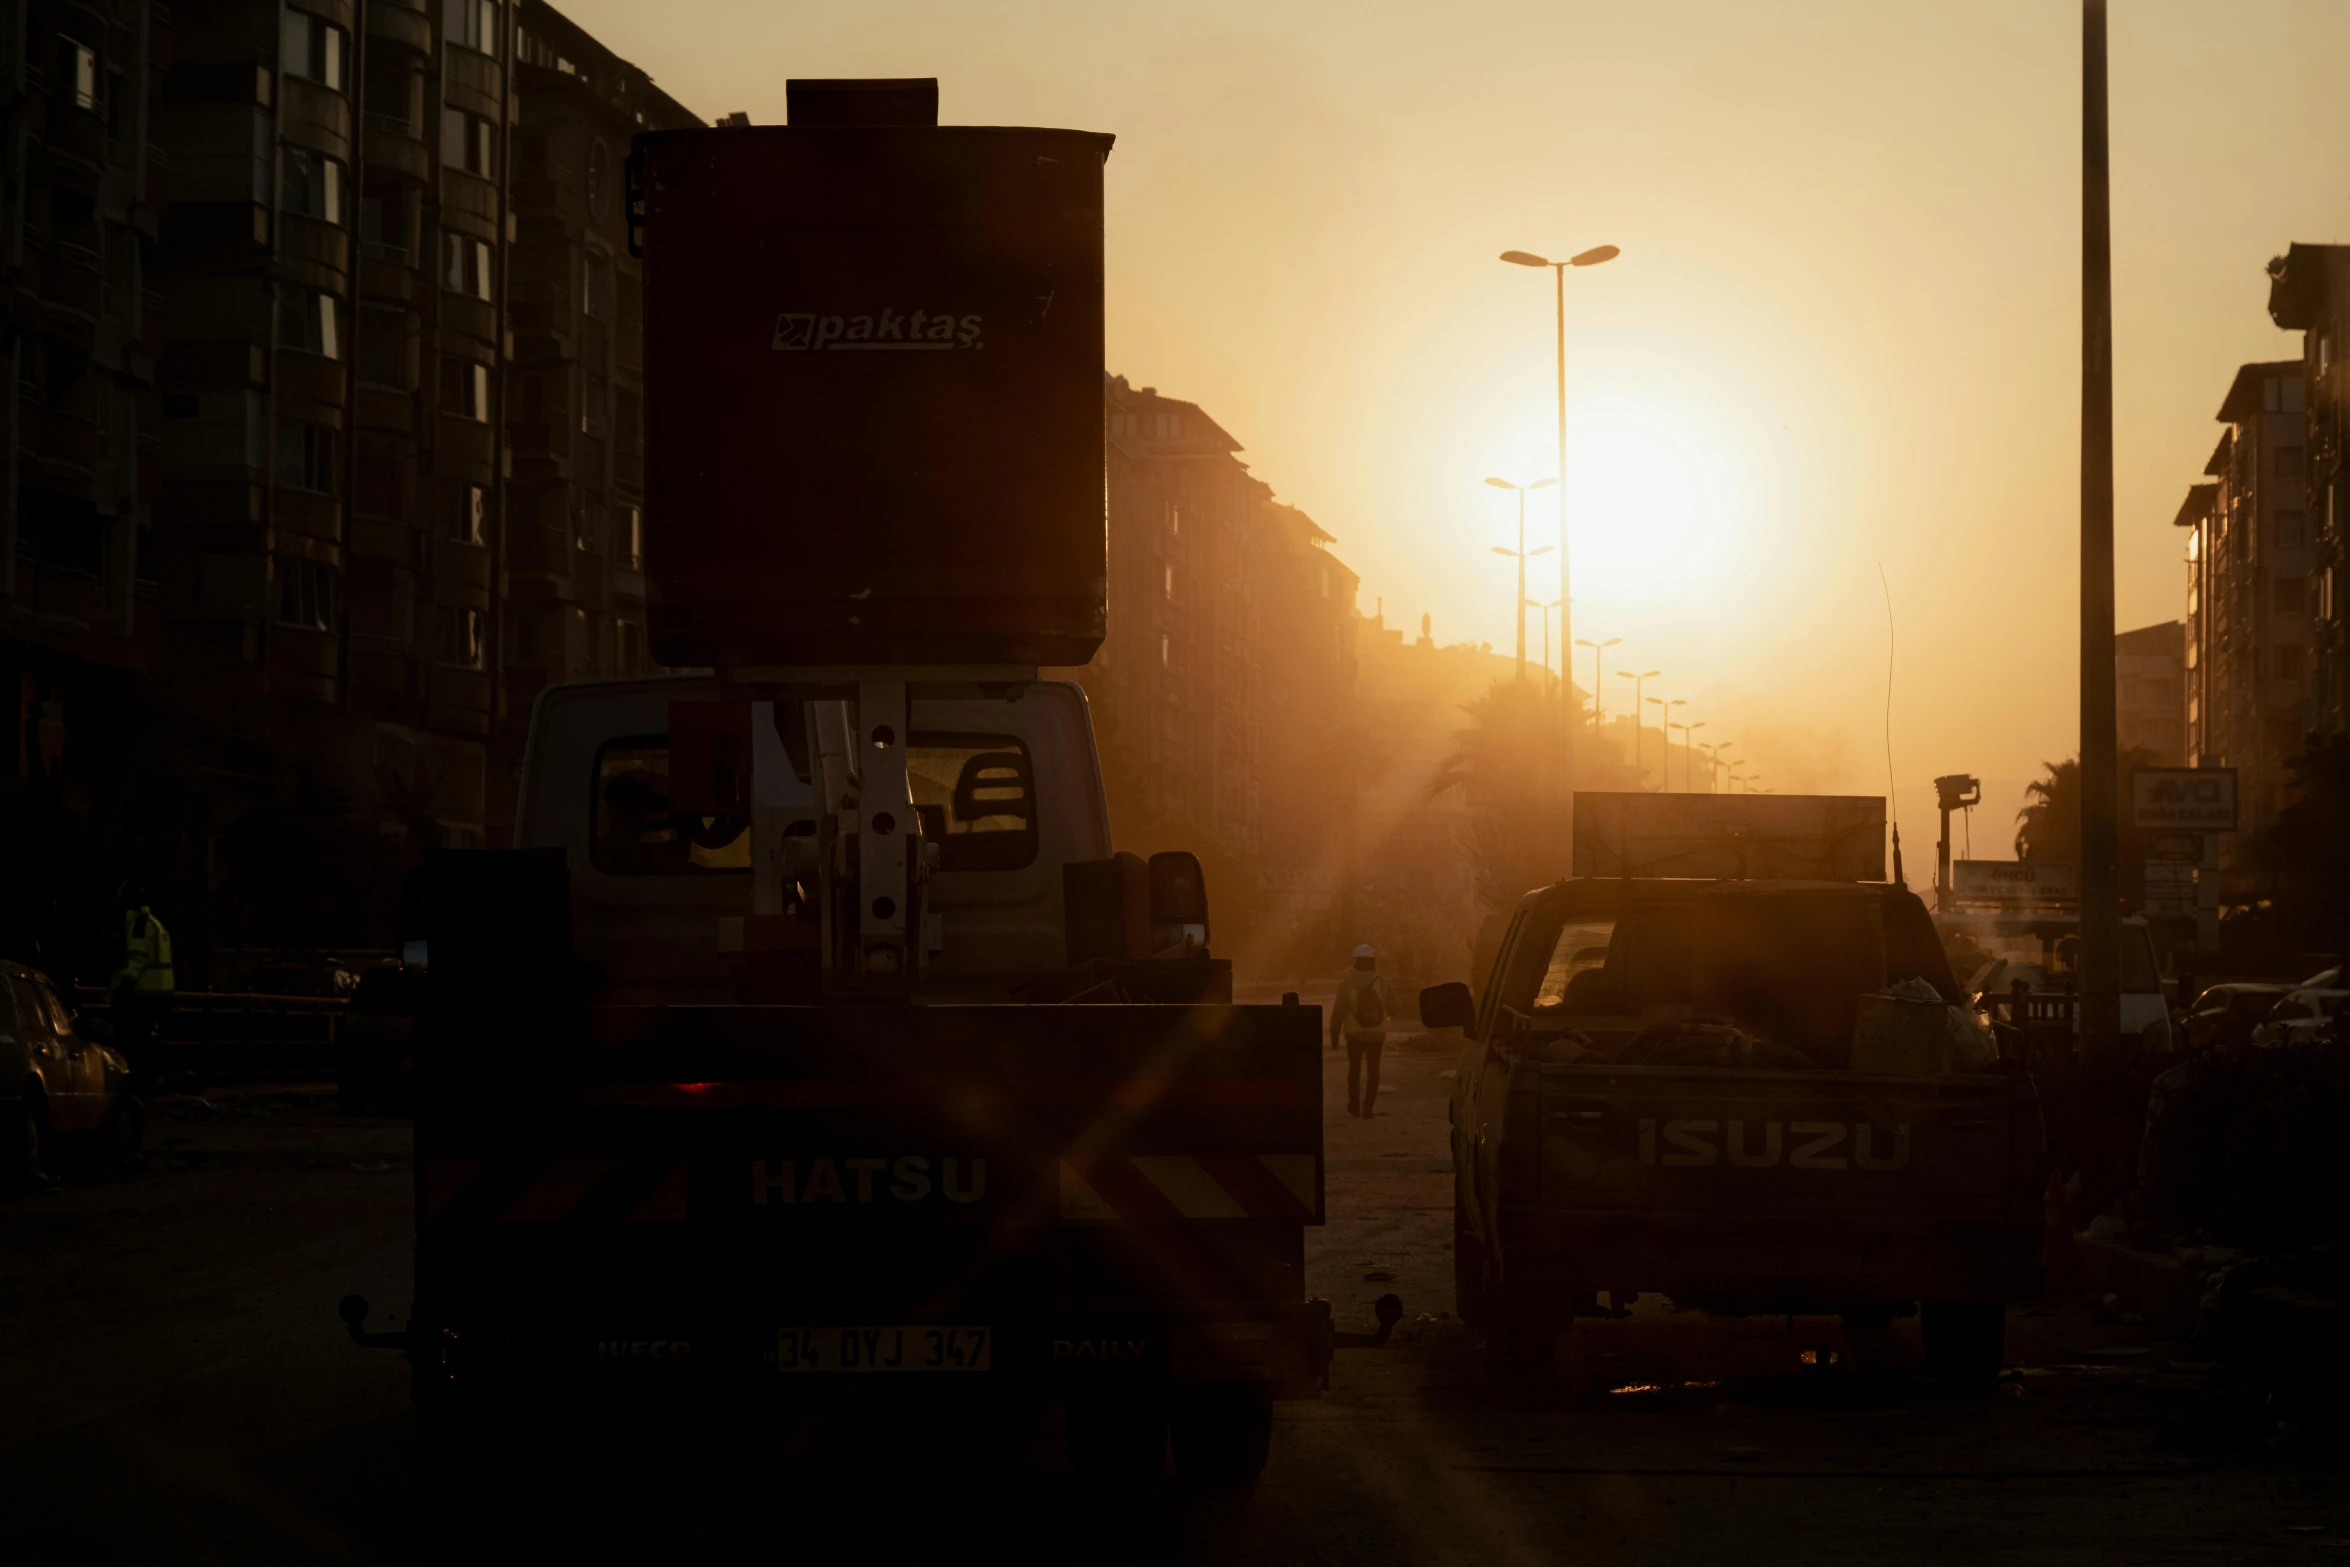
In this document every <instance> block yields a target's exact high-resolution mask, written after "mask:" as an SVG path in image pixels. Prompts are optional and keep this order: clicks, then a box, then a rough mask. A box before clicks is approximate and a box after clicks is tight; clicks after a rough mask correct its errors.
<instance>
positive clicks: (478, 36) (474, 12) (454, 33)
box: [441, 0, 498, 55]
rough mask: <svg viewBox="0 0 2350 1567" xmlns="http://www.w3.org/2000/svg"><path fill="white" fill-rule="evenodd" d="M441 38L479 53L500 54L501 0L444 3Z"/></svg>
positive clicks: (449, 0)
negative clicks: (499, 2)
mask: <svg viewBox="0 0 2350 1567" xmlns="http://www.w3.org/2000/svg"><path fill="white" fill-rule="evenodd" d="M441 36H442V38H444V39H445V40H447V41H448V42H450V43H452V44H455V45H456V46H457V47H458V48H460V49H471V50H472V51H473V52H474V53H476V54H490V55H494V54H496V53H497V52H498V0H444V4H443V6H442V8H441Z"/></svg>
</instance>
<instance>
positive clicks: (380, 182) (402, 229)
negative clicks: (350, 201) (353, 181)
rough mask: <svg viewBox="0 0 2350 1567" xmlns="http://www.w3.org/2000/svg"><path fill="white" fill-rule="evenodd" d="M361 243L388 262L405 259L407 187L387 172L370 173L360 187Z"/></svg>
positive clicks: (407, 252) (406, 243) (370, 252)
mask: <svg viewBox="0 0 2350 1567" xmlns="http://www.w3.org/2000/svg"><path fill="white" fill-rule="evenodd" d="M359 243H360V244H361V245H363V246H365V247H366V250H367V253H368V254H369V255H371V256H374V257H377V258H378V259H380V260H385V261H406V260H407V259H408V257H409V254H410V248H409V240H408V187H407V186H406V185H405V184H403V183H402V182H401V181H400V180H398V179H396V178H394V177H393V176H391V175H388V174H371V175H368V176H367V177H366V178H365V180H363V181H362V183H361V184H360V187H359Z"/></svg>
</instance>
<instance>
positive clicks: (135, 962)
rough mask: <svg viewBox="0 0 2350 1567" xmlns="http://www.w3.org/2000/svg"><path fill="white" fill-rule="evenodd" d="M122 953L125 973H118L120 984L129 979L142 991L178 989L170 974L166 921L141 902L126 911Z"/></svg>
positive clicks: (168, 935)
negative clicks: (139, 904) (164, 922)
mask: <svg viewBox="0 0 2350 1567" xmlns="http://www.w3.org/2000/svg"><path fill="white" fill-rule="evenodd" d="M122 952H123V959H122V972H121V973H120V974H117V975H116V976H115V980H116V982H117V983H118V984H119V983H120V982H122V981H123V980H128V981H130V982H131V983H132V984H134V985H136V986H137V987H138V988H139V989H141V990H161V991H169V990H174V989H177V988H178V985H177V982H176V981H175V980H174V979H173V978H172V973H171V932H170V931H168V930H165V929H164V928H163V921H161V920H159V919H157V918H156V917H155V912H154V911H153V910H152V909H149V908H147V907H146V906H144V905H141V906H140V907H138V908H135V909H125V910H124V911H123V915H122Z"/></svg>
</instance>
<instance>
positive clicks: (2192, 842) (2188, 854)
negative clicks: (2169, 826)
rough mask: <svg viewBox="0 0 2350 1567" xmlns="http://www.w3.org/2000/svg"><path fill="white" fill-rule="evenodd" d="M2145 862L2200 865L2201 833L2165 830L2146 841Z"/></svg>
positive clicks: (2201, 854)
mask: <svg viewBox="0 0 2350 1567" xmlns="http://www.w3.org/2000/svg"><path fill="white" fill-rule="evenodd" d="M2146 863H2147V864H2149V865H2154V864H2164V865H2201V864H2202V863H2203V835H2202V834H2201V833H2199V832H2166V833H2164V834H2162V836H2160V837H2158V838H2154V839H2152V840H2150V841H2149V842H2148V843H2147V845H2146Z"/></svg>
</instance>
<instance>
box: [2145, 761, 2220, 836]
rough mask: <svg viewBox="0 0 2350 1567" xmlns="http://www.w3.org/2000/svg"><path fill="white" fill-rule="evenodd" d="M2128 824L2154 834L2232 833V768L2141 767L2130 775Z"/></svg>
mask: <svg viewBox="0 0 2350 1567" xmlns="http://www.w3.org/2000/svg"><path fill="white" fill-rule="evenodd" d="M2130 825H2131V826H2133V827H2138V828H2146V829H2151V830H2153V831H2155V832H2234V831H2235V830H2236V770H2235V769H2234V768H2232V767H2141V768H2138V769H2136V770H2135V771H2133V772H2132V773H2131V774H2130Z"/></svg>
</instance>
